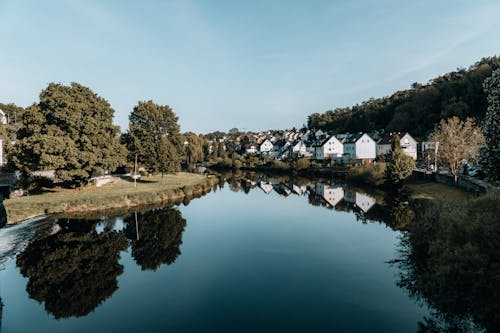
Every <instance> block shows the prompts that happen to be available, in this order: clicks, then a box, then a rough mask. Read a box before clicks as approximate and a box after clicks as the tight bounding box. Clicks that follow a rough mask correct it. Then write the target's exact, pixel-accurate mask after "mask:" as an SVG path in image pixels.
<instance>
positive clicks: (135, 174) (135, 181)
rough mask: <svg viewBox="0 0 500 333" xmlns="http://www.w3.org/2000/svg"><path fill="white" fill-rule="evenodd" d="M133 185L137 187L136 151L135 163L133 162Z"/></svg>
mask: <svg viewBox="0 0 500 333" xmlns="http://www.w3.org/2000/svg"><path fill="white" fill-rule="evenodd" d="M134 187H137V153H135V163H134Z"/></svg>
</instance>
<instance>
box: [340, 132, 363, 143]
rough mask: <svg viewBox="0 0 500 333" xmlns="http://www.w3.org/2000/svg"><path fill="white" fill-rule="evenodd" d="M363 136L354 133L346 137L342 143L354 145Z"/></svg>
mask: <svg viewBox="0 0 500 333" xmlns="http://www.w3.org/2000/svg"><path fill="white" fill-rule="evenodd" d="M362 136H363V133H354V134H350V135H348V136H347V138H346V139H345V142H344V143H355V142H356V141H358V140H359V138H361V137H362Z"/></svg>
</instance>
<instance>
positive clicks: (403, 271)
mask: <svg viewBox="0 0 500 333" xmlns="http://www.w3.org/2000/svg"><path fill="white" fill-rule="evenodd" d="M499 199H500V195H499V194H498V193H493V194H490V195H487V196H485V197H482V198H478V199H475V200H471V201H469V202H468V203H467V204H466V205H463V203H462V204H460V203H456V204H453V203H450V202H446V204H445V203H439V202H432V201H430V200H420V201H417V202H415V204H414V207H413V208H414V209H413V211H414V214H415V218H414V219H413V221H412V222H411V223H410V224H409V227H408V231H407V232H405V233H404V237H403V238H402V240H401V244H400V247H399V258H398V259H397V260H395V261H394V263H395V265H396V266H397V267H398V268H399V281H398V285H399V286H400V287H402V288H404V289H406V290H407V291H408V293H409V294H410V295H411V296H412V297H414V298H415V299H417V300H420V301H424V302H425V303H427V304H428V305H429V306H430V308H431V309H432V310H433V312H432V315H431V316H430V317H429V318H425V319H424V320H423V321H422V322H421V323H419V332H464V333H465V332H483V331H484V330H486V331H487V332H498V331H500V241H499V235H500V223H499V222H498V221H499V219H498V216H500V215H499V214H500V208H499V202H500V200H499Z"/></svg>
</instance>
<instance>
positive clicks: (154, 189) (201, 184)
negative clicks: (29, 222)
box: [4, 172, 215, 223]
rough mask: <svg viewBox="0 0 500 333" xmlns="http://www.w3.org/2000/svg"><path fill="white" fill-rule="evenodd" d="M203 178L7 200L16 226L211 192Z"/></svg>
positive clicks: (179, 176) (171, 177)
mask: <svg viewBox="0 0 500 333" xmlns="http://www.w3.org/2000/svg"><path fill="white" fill-rule="evenodd" d="M212 181H215V180H213V179H212V178H208V177H206V176H203V175H198V174H193V173H185V172H179V173H176V174H168V175H164V177H163V180H162V179H161V176H159V175H158V176H151V177H144V178H143V179H141V180H139V181H137V187H134V182H133V181H131V180H125V179H119V178H117V180H116V181H115V182H113V183H111V184H107V185H105V186H102V187H99V188H98V187H86V188H82V189H55V190H54V189H51V190H50V192H49V191H47V192H44V193H42V194H37V195H30V196H24V197H19V198H13V199H8V200H5V201H4V206H5V209H6V210H7V217H8V223H16V222H20V221H22V220H25V219H27V218H30V217H33V216H39V215H44V214H55V213H63V212H84V211H93V210H106V209H113V208H120V207H131V206H139V205H146V204H158V203H168V202H170V201H174V200H182V199H183V198H184V197H186V196H188V197H189V196H193V195H195V194H197V193H200V192H207V191H208V190H209V189H210V187H211V182H212Z"/></svg>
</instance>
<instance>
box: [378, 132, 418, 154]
mask: <svg viewBox="0 0 500 333" xmlns="http://www.w3.org/2000/svg"><path fill="white" fill-rule="evenodd" d="M396 135H398V136H399V143H400V145H401V149H403V151H404V153H405V154H406V155H408V156H410V157H411V158H413V159H414V160H416V159H417V140H415V139H414V138H413V137H412V136H411V135H410V133H406V132H404V133H400V132H391V133H388V134H386V135H384V137H383V138H382V139H380V141H379V142H378V143H377V156H383V155H387V154H389V153H390V152H391V149H392V148H391V145H392V140H393V138H394V136H396Z"/></svg>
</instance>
